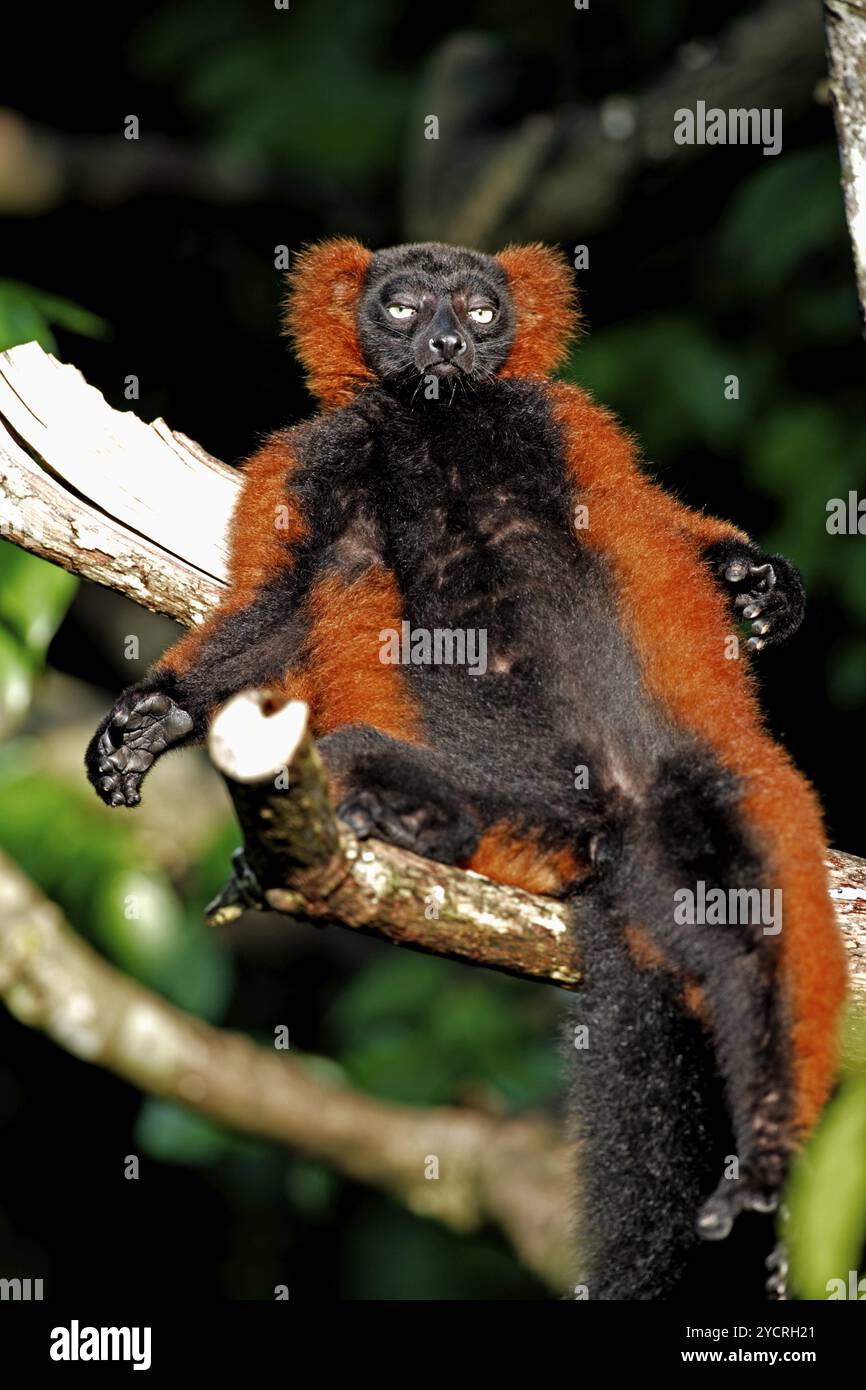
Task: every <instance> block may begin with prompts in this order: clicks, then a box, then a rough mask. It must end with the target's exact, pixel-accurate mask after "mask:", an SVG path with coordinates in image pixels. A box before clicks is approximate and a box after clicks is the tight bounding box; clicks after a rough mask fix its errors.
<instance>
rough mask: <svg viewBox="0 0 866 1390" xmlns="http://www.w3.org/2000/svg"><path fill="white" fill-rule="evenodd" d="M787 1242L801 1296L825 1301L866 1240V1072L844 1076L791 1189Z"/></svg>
mask: <svg viewBox="0 0 866 1390" xmlns="http://www.w3.org/2000/svg"><path fill="white" fill-rule="evenodd" d="M788 1206H789V1210H790V1218H789V1223H788V1228H787V1241H788V1247H789V1251H790V1257H791V1273H792V1279H793V1282H794V1286H795V1288H796V1289H797V1291H798V1293H799V1295H800V1297H801V1298H806V1299H820V1300H825V1299H826V1298H827V1297H828V1283H829V1281H830V1280H835V1279H841V1280H843V1281H844V1283H845V1285H846V1287H847V1284H848V1279H849V1274H850V1272H851V1271H852V1270H854V1271H856V1269H857V1261H858V1260H859V1258H860V1254H861V1251H862V1249H863V1243H864V1240H866V1077H864V1076H858V1077H856V1078H854V1079H847V1080H845V1081H843V1083H842V1086H841V1089H840V1092H839V1094H838V1096H837V1097H836V1099H835V1100H833V1101H832V1102H831V1104H830V1105H829V1106H828V1108H827V1111H826V1113H825V1116H824V1119H823V1121H822V1123H821V1126H820V1128H819V1130H818V1133H817V1134H816V1135H815V1137H814V1138H813V1140H812V1141H811V1143H810V1144H809V1145H808V1146H807V1148H806V1150H805V1152H804V1153H803V1154H802V1155H801V1156H800V1158H799V1159H798V1161H797V1164H796V1167H795V1169H794V1173H793V1176H792V1178H791V1182H790V1184H789V1188H788Z"/></svg>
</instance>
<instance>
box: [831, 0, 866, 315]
mask: <svg viewBox="0 0 866 1390" xmlns="http://www.w3.org/2000/svg"><path fill="white" fill-rule="evenodd" d="M824 18H825V21H826V33H827V53H828V57H829V61H830V91H831V94H832V97H833V110H834V113H835V117H836V135H837V138H838V141H839V162H840V164H841V166H842V189H843V191H844V194H845V213H846V215H847V218H848V230H849V232H850V234H851V246H852V249H853V252H854V270H855V275H856V279H857V293H858V295H859V298H860V310H861V314H862V315H863V319H864V323H866V3H864V0H824Z"/></svg>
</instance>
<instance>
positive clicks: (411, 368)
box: [358, 242, 514, 389]
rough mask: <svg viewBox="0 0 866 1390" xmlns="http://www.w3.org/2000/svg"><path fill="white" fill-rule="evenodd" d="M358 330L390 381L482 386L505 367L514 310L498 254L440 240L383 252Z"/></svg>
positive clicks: (369, 280) (369, 356) (371, 275)
mask: <svg viewBox="0 0 866 1390" xmlns="http://www.w3.org/2000/svg"><path fill="white" fill-rule="evenodd" d="M358 330H359V336H360V340H361V346H362V348H363V351H364V356H365V358H366V360H367V362H368V364H369V365H370V366H371V367H372V368H373V370H374V371H375V372H376V374H377V376H378V377H380V378H381V379H382V380H383V381H387V382H389V383H391V384H393V385H399V384H404V385H407V386H408V385H411V386H412V388H413V389H414V388H415V387H417V384H418V380H419V377H420V378H425V377H441V378H452V379H453V381H454V382H455V383H456V382H459V381H464V382H468V381H480V380H484V379H487V378H489V377H491V376H493V375H494V374H495V373H496V372H497V371H498V370H499V368H500V367H502V366H503V365H504V363H505V360H506V358H507V357H508V352H509V349H510V347H511V344H512V340H513V338H514V307H513V304H512V301H511V296H510V294H509V292H508V281H507V278H506V275H505V271H504V270H503V269H502V267H501V265H500V264H499V262H498V261H497V260H496V259H495V258H494V257H493V256H485V255H483V254H482V253H481V252H479V251H468V250H465V249H464V248H462V247H458V246H444V245H442V244H441V243H439V242H425V243H421V244H418V245H414V246H396V247H392V248H390V249H389V250H387V251H377V252H376V254H375V255H374V256H373V258H372V260H371V262H370V267H369V270H368V271H367V277H366V283H365V287H364V293H363V295H362V297H361V302H360V306H359V309H358Z"/></svg>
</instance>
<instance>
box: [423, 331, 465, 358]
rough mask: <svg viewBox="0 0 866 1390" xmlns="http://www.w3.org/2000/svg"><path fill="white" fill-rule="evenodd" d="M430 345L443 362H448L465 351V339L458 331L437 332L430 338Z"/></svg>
mask: <svg viewBox="0 0 866 1390" xmlns="http://www.w3.org/2000/svg"><path fill="white" fill-rule="evenodd" d="M430 346H431V348H432V349H433V351H434V352H438V353H439V356H440V357H441V358H442V361H443V362H450V361H451V360H452V358H454V357H458V356H459V355H460V353H461V352H465V351H466V340H465V338H461V337H460V334H459V333H439V334H437V336H436V337H435V338H431V339H430Z"/></svg>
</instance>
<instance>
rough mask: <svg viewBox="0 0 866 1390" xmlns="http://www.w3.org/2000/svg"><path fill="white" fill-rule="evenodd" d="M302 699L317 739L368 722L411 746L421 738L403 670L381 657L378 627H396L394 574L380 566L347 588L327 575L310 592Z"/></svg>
mask: <svg viewBox="0 0 866 1390" xmlns="http://www.w3.org/2000/svg"><path fill="white" fill-rule="evenodd" d="M309 606H310V617H311V631H310V637H309V643H308V646H309V661H308V664H307V672H308V674H307V682H306V683H307V684H308V695H307V698H308V700H309V703H310V708H311V712H312V727H313V729H314V731H315V733H316V735H317V737H321V736H322V735H323V734H327V733H330V732H331V731H332V730H333V729H337V728H339V727H340V726H341V725H343V724H369V725H372V727H373V728H374V729H380V730H381V731H382V733H384V734H390V735H391V736H392V737H393V738H399V739H404V740H405V741H406V742H408V743H419V742H421V741H422V730H421V720H420V716H419V714H418V711H417V709H416V707H415V704H414V702H413V700H412V698H411V696H410V694H409V691H408V690H407V688H406V682H405V680H404V678H403V673H402V670H401V668H400V667H399V666H395V665H392V664H389V663H386V662H382V661H380V660H379V652H380V648H381V640H380V637H379V634H380V632H381V631H382V629H383V628H396V629H397V631H399V630H400V621H401V619H402V616H403V611H402V602H401V598H400V594H399V591H398V589H397V584H396V581H395V580H394V576H393V575H392V574H391V573H390V572H389V571H387V570H385V569H382V568H380V567H376V568H372V569H369V570H367V571H365V573H364V574H361V575H359V576H358V578H357V579H354V580H352V582H351V583H349V584H346V583H345V582H344V581H343V580H342V579H340V578H339V576H338V575H335V574H329V575H326V576H325V577H324V578H323V579H320V580H319V582H318V583H317V584H316V586H315V587H314V589H313V591H312V593H311V594H310V601H309Z"/></svg>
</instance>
